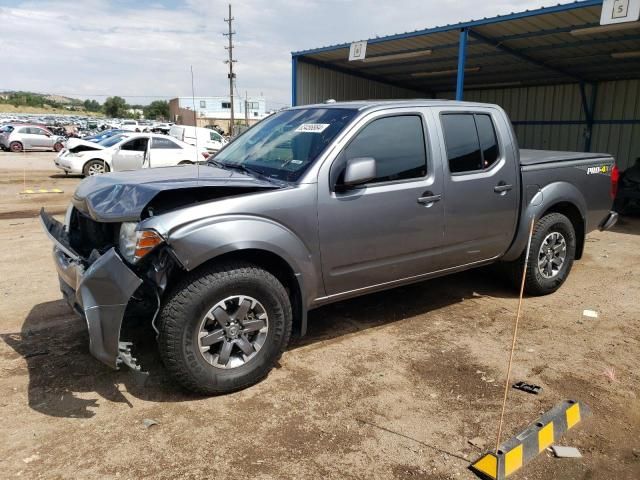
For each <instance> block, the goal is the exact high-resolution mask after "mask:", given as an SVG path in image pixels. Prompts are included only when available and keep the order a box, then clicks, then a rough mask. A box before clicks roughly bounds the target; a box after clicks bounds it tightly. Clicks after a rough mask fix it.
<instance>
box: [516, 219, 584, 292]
mask: <svg viewBox="0 0 640 480" xmlns="http://www.w3.org/2000/svg"><path fill="white" fill-rule="evenodd" d="M575 254H576V233H575V229H574V228H573V224H572V223H571V220H569V219H568V218H567V217H566V216H564V215H562V214H561V213H550V214H548V215H545V216H544V217H542V218H541V219H540V220H538V222H537V223H536V224H535V226H534V229H533V237H532V238H531V251H530V253H529V263H528V264H527V276H526V279H525V291H526V292H527V293H528V294H529V295H547V294H550V293H553V292H555V291H556V290H558V289H559V288H560V287H561V286H562V284H563V283H564V282H565V280H566V279H567V277H568V276H569V272H570V271H571V267H572V266H573V260H574V259H575ZM523 265H524V254H523V256H522V257H521V258H520V260H519V261H517V262H514V264H513V265H512V277H513V281H514V282H515V283H517V285H520V281H521V279H522V267H523Z"/></svg>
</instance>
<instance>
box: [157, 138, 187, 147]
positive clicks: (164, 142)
mask: <svg viewBox="0 0 640 480" xmlns="http://www.w3.org/2000/svg"><path fill="white" fill-rule="evenodd" d="M151 148H154V149H164V150H167V149H181V148H182V147H180V146H179V145H178V144H177V143H175V142H172V141H171V140H169V139H168V138H161V137H154V138H153V140H152V141H151Z"/></svg>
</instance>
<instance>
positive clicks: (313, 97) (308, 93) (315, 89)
mask: <svg viewBox="0 0 640 480" xmlns="http://www.w3.org/2000/svg"><path fill="white" fill-rule="evenodd" d="M296 79H297V94H298V99H297V100H298V102H297V104H298V105H308V104H311V103H322V102H325V101H326V100H328V99H330V98H333V99H334V100H337V101H341V100H366V99H383V98H418V97H424V94H421V93H420V92H417V91H414V90H409V89H404V88H399V87H394V86H392V85H387V84H385V83H381V82H376V81H372V80H367V79H364V78H360V77H355V76H353V75H348V74H345V73H342V72H336V71H335V70H329V69H327V68H322V67H319V66H317V65H311V64H308V63H305V62H304V60H299V61H298V69H297V76H296Z"/></svg>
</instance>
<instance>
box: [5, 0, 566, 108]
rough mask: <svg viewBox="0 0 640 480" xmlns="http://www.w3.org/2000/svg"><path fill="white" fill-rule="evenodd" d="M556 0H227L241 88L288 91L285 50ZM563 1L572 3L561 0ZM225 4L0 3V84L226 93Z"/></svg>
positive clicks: (152, 95) (123, 92) (105, 91)
mask: <svg viewBox="0 0 640 480" xmlns="http://www.w3.org/2000/svg"><path fill="white" fill-rule="evenodd" d="M557 3H558V1H557V0H555V1H554V0H549V1H547V0H495V1H491V0H489V1H483V2H481V1H478V0H393V1H389V0H386V1H373V0H298V1H296V0H245V1H235V2H233V4H232V6H233V16H234V18H235V21H234V30H235V31H236V36H235V42H234V43H235V49H234V56H235V57H236V58H237V59H238V62H237V63H236V64H235V70H236V74H237V90H238V92H239V93H240V94H241V95H244V94H245V92H246V93H248V95H249V96H252V95H264V96H265V97H266V98H267V102H268V106H269V108H278V107H282V106H286V105H288V104H289V102H290V98H291V52H292V51H298V50H304V49H309V48H316V47H321V46H326V45H333V44H336V43H345V42H351V41H355V40H361V39H367V38H374V37H376V36H383V35H389V34H394V33H400V32H406V31H412V30H416V29H423V28H428V27H433V26H437V25H444V24H449V23H457V22H460V21H466V20H471V19H478V18H483V17H489V16H494V15H497V14H506V13H510V12H514V11H522V10H526V9H532V8H539V7H541V6H550V5H555V4H557ZM562 3H568V2H566V1H564V2H562ZM227 9H228V2H222V1H217V0H180V1H168V0H165V1H158V0H137V1H124V0H114V1H107V0H82V1H77V0H70V1H69V0H50V1H33V0H32V1H22V0H0V51H1V52H2V68H1V69H0V91H2V90H28V91H35V92H40V93H49V94H58V95H67V96H74V97H79V98H93V99H96V100H98V101H100V102H102V101H104V99H105V98H106V97H107V96H113V95H119V96H122V97H125V98H126V99H127V100H128V101H129V103H140V104H146V103H149V102H150V101H151V100H154V99H156V98H163V99H169V98H173V97H176V96H191V74H190V68H191V67H193V72H194V90H195V94H196V96H217V95H228V91H229V87H228V85H229V84H228V79H227V68H228V67H227V65H226V64H225V63H224V60H225V59H226V55H227V51H226V50H225V49H224V47H225V45H226V42H227V39H226V37H224V36H223V35H222V33H223V32H225V31H226V28H227V24H226V23H224V18H226V17H227Z"/></svg>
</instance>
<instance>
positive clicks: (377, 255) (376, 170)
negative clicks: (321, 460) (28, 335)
mask: <svg viewBox="0 0 640 480" xmlns="http://www.w3.org/2000/svg"><path fill="white" fill-rule="evenodd" d="M614 168H615V166H614V160H613V158H612V157H611V156H609V155H603V154H594V153H563V152H543V151H533V150H519V148H518V144H517V141H516V138H515V135H514V132H513V129H512V127H511V124H510V121H509V119H508V118H507V115H506V114H505V112H504V111H503V110H502V109H501V108H500V107H498V106H495V105H486V104H475V103H459V102H450V101H427V100H410V101H384V102H382V101H370V102H354V103H330V104H326V105H325V104H322V105H312V106H304V107H299V108H291V109H288V110H284V111H281V112H279V113H276V114H275V115H272V116H270V117H268V118H267V119H265V120H264V121H262V122H260V123H258V124H257V125H256V126H254V127H252V128H251V129H249V130H248V131H246V132H245V133H243V134H242V135H240V136H239V137H238V138H236V139H235V140H234V141H233V142H231V143H230V144H228V145H227V146H226V147H225V148H224V149H222V150H221V151H220V153H219V154H217V155H216V156H215V157H214V158H213V159H210V160H209V162H208V163H207V164H205V165H192V166H183V167H169V168H156V169H146V170H140V171H134V172H123V173H110V174H105V175H101V176H96V177H91V178H87V179H85V180H83V181H82V182H81V183H80V185H79V187H78V189H77V190H76V192H75V195H74V197H73V201H72V204H71V205H70V207H69V209H68V211H67V215H66V219H65V221H64V223H61V222H59V221H57V220H55V219H54V218H52V217H51V216H50V215H47V214H46V213H45V212H44V210H43V211H42V212H41V219H42V222H43V224H44V227H45V230H46V231H47V233H48V234H49V236H50V237H51V239H52V240H53V242H54V244H55V247H54V259H55V264H56V267H57V270H58V273H59V278H60V287H61V290H62V293H63V294H64V296H65V297H66V299H67V301H68V302H69V303H70V305H72V306H73V307H74V308H75V309H76V311H78V313H80V314H81V315H82V316H83V317H84V318H85V319H86V321H87V325H88V329H89V336H90V350H91V352H92V354H93V355H94V356H95V357H97V358H98V359H99V360H101V361H102V362H104V363H106V364H107V365H109V366H111V367H113V368H118V367H119V366H121V365H127V366H129V367H131V368H134V369H140V368H141V367H140V365H139V363H138V361H137V360H136V358H135V347H134V348H133V349H132V343H131V342H129V341H124V339H123V338H121V328H122V327H123V325H124V324H126V323H127V322H129V321H134V320H135V321H140V320H143V321H144V322H147V325H148V324H151V326H152V327H153V329H154V330H155V332H156V334H157V343H158V346H159V350H160V355H161V357H162V359H163V362H164V364H165V366H166V368H167V370H168V371H169V372H170V374H171V375H172V376H173V378H175V380H176V381H177V382H179V383H180V384H181V385H183V386H184V387H186V388H187V389H189V390H193V391H198V392H203V393H207V394H217V393H225V392H230V391H234V390H237V389H241V388H244V387H247V386H249V385H252V384H254V383H256V382H258V381H259V380H261V379H262V378H264V377H265V376H266V375H267V373H268V372H269V370H270V369H271V368H272V367H273V365H274V363H275V362H276V361H277V359H278V358H279V356H280V355H281V354H282V352H283V351H284V349H285V348H286V346H287V344H288V342H289V338H290V336H291V335H292V334H295V335H304V334H305V331H306V328H307V312H308V311H309V310H311V309H314V308H316V307H319V306H321V305H326V304H328V303H331V302H336V301H340V300H343V299H346V298H350V297H354V296H357V295H363V294H367V293H371V292H375V291H378V290H384V289H388V288H393V287H395V286H398V285H403V284H407V283H411V282H417V281H421V280H425V279H429V278H434V277H437V276H441V275H446V274H449V273H453V272H459V271H461V270H465V269H469V268H474V267H479V266H482V265H487V264H491V263H495V262H502V263H504V264H505V265H506V266H508V267H509V268H507V269H506V270H509V271H513V272H514V273H515V274H517V273H518V271H520V272H522V270H521V269H522V268H523V263H524V255H523V252H524V251H525V249H526V245H527V241H528V232H529V225H530V223H531V220H532V219H535V229H534V233H533V240H532V245H531V255H530V259H529V264H528V273H527V277H526V290H527V292H528V293H529V294H532V295H542V294H548V293H552V292H554V291H556V290H557V289H558V288H559V287H560V286H561V285H562V283H563V282H564V281H565V280H566V278H567V276H568V274H569V271H570V270H571V266H572V264H573V261H574V260H575V259H579V258H580V257H581V256H582V252H583V249H584V245H585V235H586V234H587V233H588V232H590V231H592V230H594V229H597V228H599V229H601V230H604V229H608V228H610V227H611V226H612V225H613V224H614V223H615V222H616V219H617V214H616V213H615V212H611V211H610V207H611V205H612V198H611V193H612V189H613V187H614V185H612V182H611V173H612V171H613V169H614ZM149 330H150V329H149ZM128 340H130V339H128ZM133 345H135V339H133Z"/></svg>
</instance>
